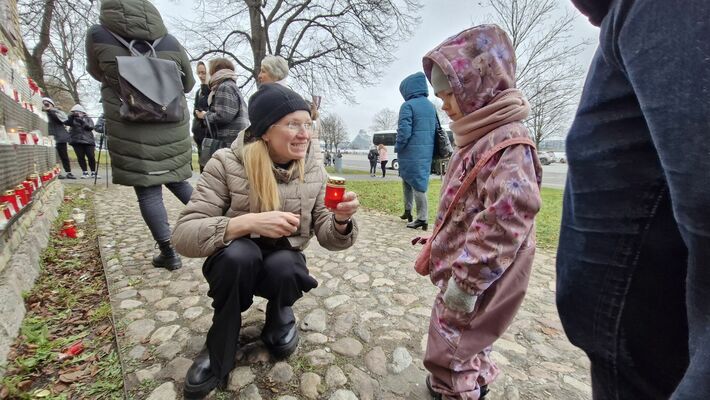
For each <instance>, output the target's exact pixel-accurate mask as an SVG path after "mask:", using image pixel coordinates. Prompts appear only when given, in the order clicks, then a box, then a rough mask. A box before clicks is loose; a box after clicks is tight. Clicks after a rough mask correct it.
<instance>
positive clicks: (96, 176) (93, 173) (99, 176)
mask: <svg viewBox="0 0 710 400" xmlns="http://www.w3.org/2000/svg"><path fill="white" fill-rule="evenodd" d="M91 177H92V178H96V179H101V175H99V174H97V173H96V172H93V171H92V172H91Z"/></svg>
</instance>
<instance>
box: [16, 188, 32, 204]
mask: <svg viewBox="0 0 710 400" xmlns="http://www.w3.org/2000/svg"><path fill="white" fill-rule="evenodd" d="M15 195H16V196H17V197H19V198H20V201H21V202H22V207H24V206H26V205H27V203H29V202H30V195H29V192H27V189H25V187H24V186H23V185H17V186H15Z"/></svg>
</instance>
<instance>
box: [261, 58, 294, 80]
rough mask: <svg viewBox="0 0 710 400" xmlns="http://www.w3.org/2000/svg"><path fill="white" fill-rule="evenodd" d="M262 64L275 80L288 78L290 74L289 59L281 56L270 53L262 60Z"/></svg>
mask: <svg viewBox="0 0 710 400" xmlns="http://www.w3.org/2000/svg"><path fill="white" fill-rule="evenodd" d="M261 66H262V67H264V69H265V70H266V72H268V73H269V75H271V77H272V78H274V80H275V81H280V80H283V79H286V77H287V76H288V61H286V59H285V58H283V57H281V56H272V55H268V56H266V57H264V59H263V60H261Z"/></svg>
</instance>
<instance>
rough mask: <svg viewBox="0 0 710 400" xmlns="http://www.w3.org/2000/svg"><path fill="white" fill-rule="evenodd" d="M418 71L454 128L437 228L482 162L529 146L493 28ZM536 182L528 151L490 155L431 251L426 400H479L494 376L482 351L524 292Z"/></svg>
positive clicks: (432, 55) (503, 42) (523, 106)
mask: <svg viewBox="0 0 710 400" xmlns="http://www.w3.org/2000/svg"><path fill="white" fill-rule="evenodd" d="M423 63H424V72H425V74H426V76H427V79H429V82H430V83H431V85H432V87H433V88H434V92H435V93H436V96H437V97H439V98H441V99H442V100H443V101H444V106H443V110H444V111H446V113H447V114H448V115H449V117H451V119H452V120H453V123H452V124H451V125H450V128H451V130H452V131H453V133H454V140H455V142H456V145H457V147H458V150H457V151H456V153H455V154H454V155H453V157H452V158H451V161H450V163H449V169H448V171H447V173H446V176H445V178H444V183H443V186H442V189H441V199H440V202H439V211H438V215H437V219H436V224H437V225H440V224H441V223H442V219H443V218H444V215H445V214H446V211H447V209H448V208H449V206H450V204H451V202H452V200H453V197H454V195H455V194H456V192H457V190H458V188H459V187H460V186H461V184H462V182H463V181H464V180H465V179H466V177H467V175H468V172H469V171H471V170H472V169H473V167H474V165H475V164H476V162H477V161H478V160H479V159H480V158H481V157H482V155H483V154H484V153H486V152H487V151H488V150H490V149H492V148H493V147H494V146H496V145H497V144H500V143H501V142H503V141H506V140H508V139H511V138H518V139H520V138H528V137H529V133H528V130H527V129H526V128H525V126H524V125H523V124H522V121H523V120H524V119H525V118H526V117H527V115H528V112H529V105H528V102H527V100H526V99H525V96H524V95H523V93H522V92H521V91H520V90H518V89H516V88H515V52H514V50H513V47H512V44H511V42H510V39H509V38H508V36H507V35H506V34H505V32H504V31H503V30H502V29H500V28H499V27H498V26H495V25H481V26H477V27H474V28H470V29H467V30H465V31H463V32H461V33H459V34H457V35H455V36H453V37H450V38H449V39H447V40H445V41H444V42H443V43H442V44H440V45H439V46H437V47H436V48H435V49H433V50H432V51H430V52H429V53H428V54H427V55H426V56H425V57H424V60H423ZM541 177H542V168H541V166H540V162H539V160H538V158H537V154H536V152H535V148H534V147H533V145H532V142H530V144H513V145H510V146H508V147H505V148H504V149H502V150H500V151H498V152H497V153H495V155H494V156H493V157H492V158H491V159H490V161H488V163H487V164H485V166H484V167H483V169H481V171H480V172H479V174H478V175H477V176H476V179H475V180H474V181H473V183H472V184H471V186H470V187H469V188H468V189H467V190H466V191H465V192H464V194H463V196H462V197H461V198H460V200H459V201H458V202H457V203H456V204H455V205H454V207H455V208H454V210H453V213H452V214H451V216H450V217H449V218H448V219H447V220H446V221H445V223H444V225H443V226H442V227H441V229H440V231H439V233H438V235H437V236H436V237H435V238H433V241H432V242H431V257H430V259H429V263H428V271H429V276H430V278H431V281H432V282H433V283H434V284H435V285H436V286H437V287H439V289H440V290H441V291H440V293H439V294H438V295H437V297H436V300H435V302H434V307H433V309H432V314H431V320H430V323H429V337H428V342H427V350H426V354H425V357H424V366H425V367H426V368H427V369H428V370H429V372H430V375H429V376H428V378H427V385H428V387H429V389H430V391H431V392H432V395H434V396H435V398H453V399H474V400H475V399H480V398H482V396H484V395H485V394H486V393H487V391H488V389H487V385H488V384H489V383H491V382H492V381H494V380H495V379H496V377H497V375H498V368H497V367H496V365H495V363H494V362H493V360H491V358H490V352H491V345H492V344H493V343H494V342H495V341H496V340H497V339H498V338H499V337H500V336H501V335H502V334H503V332H505V330H506V329H507V328H508V326H509V325H510V323H511V321H512V320H513V317H514V316H515V314H516V313H517V310H518V308H519V307H520V304H521V303H522V301H523V297H524V296H525V291H526V289H527V286H528V279H529V277H530V271H531V268H532V263H533V256H534V254H535V215H536V214H537V212H538V211H539V210H540V205H541V199H540V181H541ZM425 265H427V264H425Z"/></svg>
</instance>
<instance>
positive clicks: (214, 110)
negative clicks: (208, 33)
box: [195, 58, 249, 147]
mask: <svg viewBox="0 0 710 400" xmlns="http://www.w3.org/2000/svg"><path fill="white" fill-rule="evenodd" d="M237 77H238V76H237V74H236V73H235V72H234V64H232V62H231V61H229V60H228V59H226V58H215V59H213V60H211V61H210V84H209V86H210V94H209V96H208V99H207V103H208V104H209V111H195V115H196V116H197V118H199V119H200V120H203V121H205V122H206V123H207V124H209V125H210V127H211V129H212V133H213V134H214V135H215V136H216V138H217V139H219V140H221V141H222V142H223V146H224V147H229V146H231V145H232V142H234V140H235V139H236V138H237V135H239V132H241V131H242V130H244V129H245V128H246V127H248V126H249V116H248V114H247V104H246V102H245V101H244V97H243V96H242V92H241V91H239V86H238V85H237Z"/></svg>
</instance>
